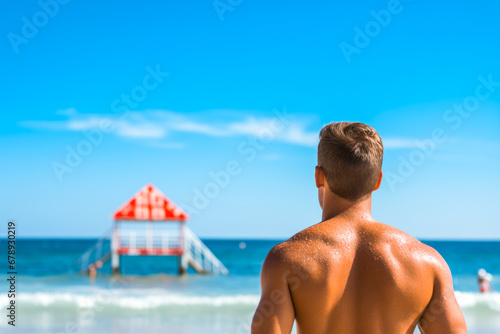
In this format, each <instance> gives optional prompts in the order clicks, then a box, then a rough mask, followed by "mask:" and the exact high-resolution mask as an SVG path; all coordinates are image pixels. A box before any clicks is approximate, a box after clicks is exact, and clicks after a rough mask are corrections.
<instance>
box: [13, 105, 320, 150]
mask: <svg viewBox="0 0 500 334" xmlns="http://www.w3.org/2000/svg"><path fill="white" fill-rule="evenodd" d="M58 114H60V115H63V116H66V117H67V118H68V119H67V120H62V121H26V122H21V123H19V125H21V126H23V127H28V128H37V129H48V130H66V131H84V130H90V129H95V128H99V127H100V126H101V124H102V123H103V122H106V121H107V122H109V121H112V122H113V125H114V126H115V131H114V133H115V134H116V135H118V136H122V137H128V138H156V139H161V138H166V137H167V136H169V135H171V134H174V133H176V132H177V133H194V134H199V135H205V136H212V137H236V136H262V135H266V134H269V133H270V131H271V133H272V137H273V138H274V140H276V141H280V142H285V143H290V144H295V145H302V146H314V145H316V141H317V137H318V134H317V132H316V131H308V130H306V124H305V123H299V122H293V121H292V120H287V124H281V123H280V120H279V119H277V118H265V117H261V118H257V117H255V116H246V118H244V117H242V116H241V112H238V113H237V114H238V115H239V118H240V119H237V120H232V121H219V122H216V121H214V120H213V119H214V118H215V117H210V115H207V114H206V113H205V114H203V115H202V114H190V115H185V114H181V113H176V112H172V111H168V110H146V111H143V112H137V111H130V112H129V113H128V115H127V117H126V118H123V119H117V118H116V117H114V116H112V115H97V114H79V113H77V112H76V111H75V110H74V109H66V110H63V111H59V112H58ZM201 119H203V121H202V120H201ZM167 146H168V145H167Z"/></svg>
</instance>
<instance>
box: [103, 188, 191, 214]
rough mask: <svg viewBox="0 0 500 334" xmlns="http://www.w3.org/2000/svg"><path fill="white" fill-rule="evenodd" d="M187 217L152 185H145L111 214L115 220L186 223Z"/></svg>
mask: <svg viewBox="0 0 500 334" xmlns="http://www.w3.org/2000/svg"><path fill="white" fill-rule="evenodd" d="M188 218H189V216H188V215H187V214H186V213H185V212H184V211H183V210H182V209H181V208H179V207H178V206H177V205H176V204H175V203H174V202H172V201H171V200H170V199H168V198H167V196H165V195H163V193H162V192H161V191H160V190H158V189H157V188H156V187H155V186H153V185H152V184H147V185H145V186H144V187H143V188H142V189H141V190H139V192H138V193H137V194H135V195H134V197H132V198H131V199H130V200H129V201H128V202H126V203H125V204H124V205H122V207H121V208H120V209H118V211H116V212H115V213H114V214H113V219H115V220H133V221H151V220H154V221H165V220H177V221H186V220H187V219H188Z"/></svg>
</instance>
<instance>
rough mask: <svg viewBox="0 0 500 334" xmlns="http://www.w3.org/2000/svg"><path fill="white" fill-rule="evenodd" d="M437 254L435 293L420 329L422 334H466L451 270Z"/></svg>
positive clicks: (421, 320) (420, 323)
mask: <svg viewBox="0 0 500 334" xmlns="http://www.w3.org/2000/svg"><path fill="white" fill-rule="evenodd" d="M436 254H437V256H435V258H436V260H437V263H436V264H435V268H434V271H435V279H434V291H433V295H432V299H431V301H430V302H429V305H427V308H426V309H425V311H424V314H423V315H422V317H421V318H420V321H419V324H418V327H419V329H420V332H421V333H422V334H466V333H467V326H466V324H465V319H464V316H463V314H462V311H461V310H460V307H459V306H458V302H457V299H456V298H455V292H454V291H453V280H452V277H451V271H450V268H449V267H448V264H447V263H446V261H445V260H444V259H443V258H442V257H441V255H439V254H438V253H437V252H436Z"/></svg>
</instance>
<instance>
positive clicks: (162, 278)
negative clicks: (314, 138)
mask: <svg viewBox="0 0 500 334" xmlns="http://www.w3.org/2000/svg"><path fill="white" fill-rule="evenodd" d="M95 242H96V240H89V239H85V240H61V239H57V240H44V239H37V240H28V239H21V240H17V250H18V253H17V259H16V262H17V263H16V269H17V272H18V276H17V281H16V315H17V316H16V328H12V327H11V326H9V325H7V320H6V319H7V318H6V314H7V310H6V307H7V303H8V299H7V290H8V283H7V281H6V280H5V279H2V283H0V290H1V291H3V292H2V293H1V295H0V308H1V309H2V310H4V311H3V312H4V314H5V315H2V316H1V318H0V319H3V320H2V321H1V322H0V331H2V332H14V331H16V332H23V333H27V332H50V333H56V332H57V333H60V332H66V333H78V332H81V333H91V332H95V333H104V332H116V333H118V332H119V333H135V332H148V333H153V332H161V333H179V334H180V333H186V334H187V333H204V334H212V333H223V334H225V333H228V334H229V333H230V334H234V333H238V334H240V333H241V334H243V333H249V327H250V321H251V317H252V315H253V312H254V310H255V307H256V305H257V303H258V301H259V293H260V286H259V283H260V282H259V273H260V267H261V265H262V262H263V260H264V258H265V256H266V254H267V252H268V251H269V249H270V248H271V247H272V246H273V245H275V244H276V243H278V242H280V240H204V242H205V243H206V245H207V246H208V247H209V248H210V249H211V250H212V252H213V253H214V254H215V255H216V256H217V257H219V259H220V260H221V261H222V262H223V263H224V264H225V266H226V267H227V268H228V269H229V271H230V275H228V276H200V275H195V274H188V275H186V276H183V277H178V276H176V275H175V272H176V259H175V258H174V257H144V256H136V257H132V256H129V257H122V273H123V274H124V275H122V276H120V277H118V278H113V277H111V275H110V274H109V273H110V265H109V262H108V263H106V264H105V265H104V267H103V268H102V269H101V270H100V272H99V275H98V277H97V278H96V279H95V280H94V281H91V280H90V279H89V278H88V277H87V276H82V275H79V274H77V273H76V272H75V271H76V270H75V269H76V268H77V267H76V265H75V263H74V262H75V260H76V259H77V258H78V257H79V256H80V255H81V254H82V253H83V252H84V251H85V250H86V249H88V248H89V247H91V246H92V245H93V244H94V243H95ZM242 242H244V243H245V247H244V248H242V247H240V246H242V245H241V243H242ZM424 242H425V241H424ZM426 243H427V244H429V245H431V246H432V247H434V248H436V249H437V250H438V251H439V252H440V253H441V254H442V255H443V257H444V258H445V259H446V260H447V262H448V264H449V265H450V268H451V270H452V273H453V276H454V288H455V291H456V295H457V298H458V301H459V304H460V306H461V308H462V310H463V312H464V314H465V317H466V320H467V323H468V327H469V333H472V334H475V333H500V293H489V294H479V293H477V283H476V272H477V270H478V269H479V268H485V269H486V270H487V271H488V272H490V273H492V274H493V275H494V280H493V282H492V285H493V287H494V288H495V287H496V288H497V289H499V290H500V242H469V241H428V242H426ZM6 248H7V246H6V241H5V240H2V241H1V242H0V249H4V250H5V249H6ZM2 262H4V263H5V266H4V267H2V271H3V272H4V273H5V272H7V268H6V261H2ZM496 277H498V278H499V280H498V282H497V281H496V280H495V278H496Z"/></svg>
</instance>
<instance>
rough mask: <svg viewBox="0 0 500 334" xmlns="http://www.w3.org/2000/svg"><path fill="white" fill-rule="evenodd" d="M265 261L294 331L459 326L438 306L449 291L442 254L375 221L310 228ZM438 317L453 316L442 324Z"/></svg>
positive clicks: (394, 330) (313, 332) (398, 330)
mask: <svg viewBox="0 0 500 334" xmlns="http://www.w3.org/2000/svg"><path fill="white" fill-rule="evenodd" d="M266 262H268V263H267V265H268V266H271V267H273V268H271V270H270V271H272V272H274V273H272V274H271V275H276V276H279V277H280V278H281V280H282V281H286V285H287V286H288V289H289V292H290V298H291V302H292V305H293V312H294V317H295V319H296V323H297V329H298V333H305V334H308V333H311V334H323V333H325V334H326V333H373V334H376V333H381V334H382V333H383V334H389V333H413V332H414V329H415V327H416V326H417V324H419V322H420V325H421V326H422V327H423V328H422V332H424V333H426V330H429V333H434V332H436V333H448V332H446V331H442V332H439V331H433V328H436V330H438V328H441V329H442V328H443V326H445V327H446V326H448V325H447V324H446V323H447V322H449V321H452V322H453V321H462V323H463V318H461V313H460V314H459V315H457V314H446V312H447V311H446V310H445V306H444V305H441V304H440V303H441V299H442V298H444V299H450V297H451V296H450V293H451V294H452V293H453V291H452V286H449V282H443V286H441V287H440V286H438V285H439V284H440V282H441V281H442V280H443V279H446V277H445V276H446V275H447V271H448V269H447V266H446V263H444V261H443V260H442V259H441V258H440V256H439V254H438V253H437V252H436V251H434V250H433V249H432V248H430V247H428V246H426V245H424V244H422V243H420V242H419V241H417V240H416V239H414V238H412V237H411V236H409V235H407V234H405V233H403V232H401V231H399V230H397V229H395V228H393V227H390V226H387V225H384V224H381V223H379V222H376V221H373V220H359V221H347V220H346V219H344V218H342V217H335V218H332V219H330V220H327V221H325V222H322V223H320V224H317V225H314V226H311V227H309V228H307V229H305V230H303V231H302V232H299V233H297V234H296V235H295V236H293V237H292V238H291V239H289V240H288V241H286V242H284V243H281V244H279V245H277V246H275V247H274V248H273V249H272V250H271V252H270V253H269V255H268V258H267V259H266ZM265 267H266V264H265V265H264V269H263V270H265V269H266V268H265ZM263 275H264V273H263ZM263 279H265V277H263ZM278 289H279V288H278ZM437 289H440V290H442V291H437ZM274 292H275V293H276V292H277V291H274ZM271 299H272V298H271ZM433 300H434V304H432V303H431V301H433ZM453 301H454V297H453ZM444 302H450V300H448V301H444ZM455 303H456V302H455ZM272 304H274V305H272ZM279 304H280V300H276V301H274V303H273V302H272V300H271V303H268V305H272V306H274V308H279V307H280V306H281V305H279ZM424 313H425V315H426V318H427V319H426V320H425V321H422V317H423V315H424ZM263 315H264V314H263ZM443 317H445V318H446V317H448V318H450V319H445V323H444V324H441V322H443V319H440V318H443ZM463 329H464V331H462V332H460V331H450V332H449V333H465V326H463ZM254 330H255V331H256V332H258V333H260V332H262V333H263V332H264V331H259V330H258V328H254ZM280 330H282V331H283V332H286V330H283V328H281V329H280ZM439 330H440V329H439ZM279 333H281V331H280V332H279Z"/></svg>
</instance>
